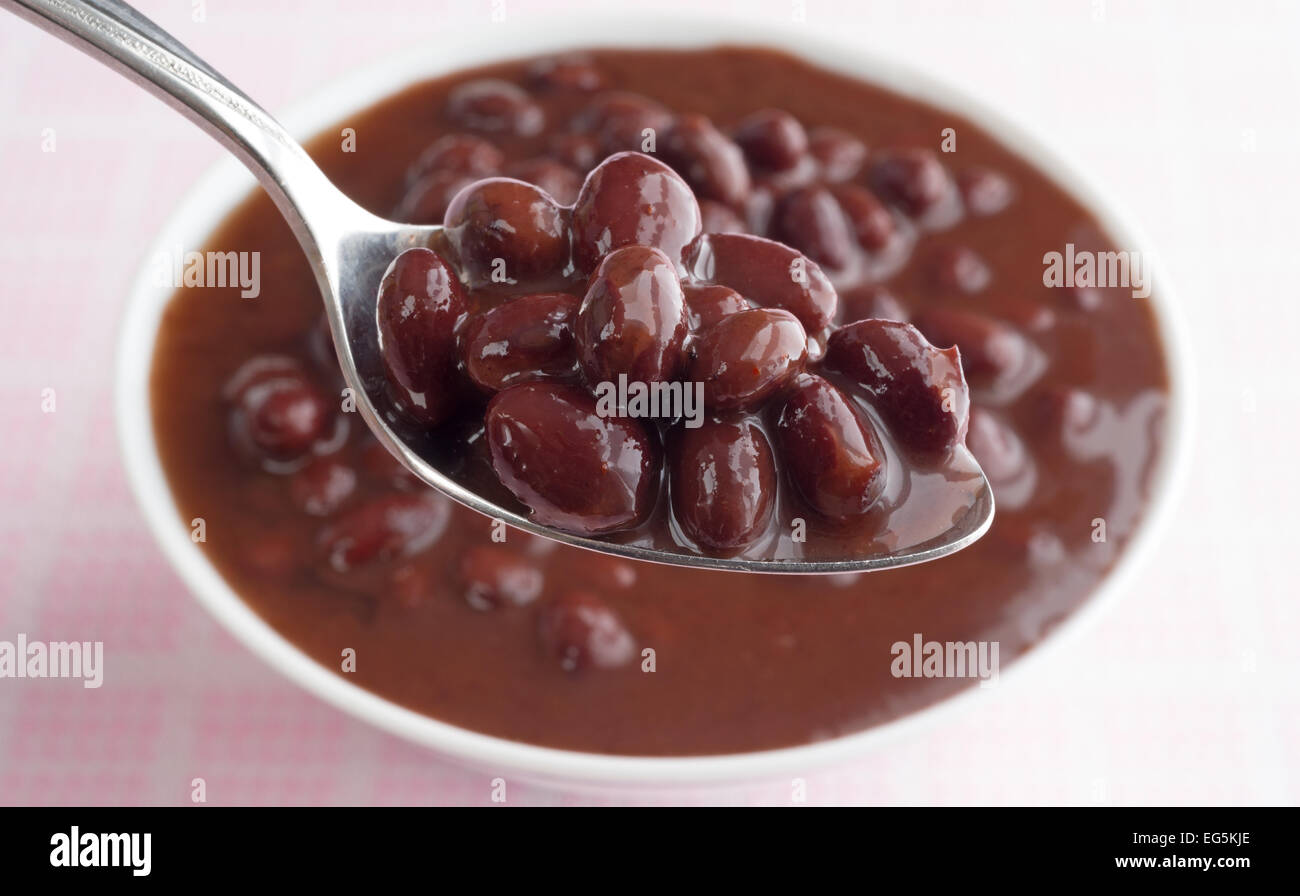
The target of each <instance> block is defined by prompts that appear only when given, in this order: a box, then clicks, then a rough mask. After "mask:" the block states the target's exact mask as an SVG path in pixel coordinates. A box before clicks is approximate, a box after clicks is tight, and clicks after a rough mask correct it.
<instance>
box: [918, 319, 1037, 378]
mask: <svg viewBox="0 0 1300 896" xmlns="http://www.w3.org/2000/svg"><path fill="white" fill-rule="evenodd" d="M912 322H913V323H915V324H916V326H917V327H919V328H920V330H921V332H922V333H924V334H925V336H926V338H927V339H929V340H930V341H931V342H932V343H934V344H935V345H955V346H957V348H958V349H959V350H960V351H961V366H962V369H963V370H964V371H965V372H966V379H967V380H969V382H970V384H971V388H974V389H980V390H988V391H990V392H994V393H1003V392H1005V391H1006V390H1007V389H1008V388H1009V387H1011V386H1012V385H1014V381H1015V380H1017V379H1018V378H1019V377H1020V375H1021V374H1022V373H1023V371H1024V370H1025V369H1026V367H1027V366H1028V364H1029V362H1030V360H1031V357H1032V353H1033V348H1032V346H1031V345H1030V344H1029V340H1027V339H1026V338H1025V337H1024V336H1022V335H1021V334H1020V332H1019V331H1017V330H1016V329H1014V328H1013V327H1010V326H1008V325H1007V324H1004V323H1002V322H1000V321H996V320H994V319H993V318H991V317H985V316H984V315H982V314H979V313H977V312H974V311H958V310H954V309H948V308H927V309H924V310H922V311H918V312H917V313H916V314H915V315H913V318H912Z"/></svg>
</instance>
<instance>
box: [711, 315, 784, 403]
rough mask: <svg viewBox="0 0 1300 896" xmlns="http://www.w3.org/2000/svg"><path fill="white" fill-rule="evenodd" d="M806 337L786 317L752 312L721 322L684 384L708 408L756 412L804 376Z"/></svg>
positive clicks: (725, 318) (715, 327)
mask: <svg viewBox="0 0 1300 896" xmlns="http://www.w3.org/2000/svg"><path fill="white" fill-rule="evenodd" d="M807 357H808V337H807V334H806V333H805V332H804V328H803V327H802V326H800V324H799V321H798V320H797V319H796V318H795V316H794V315H793V314H791V313H790V312H788V311H782V310H780V309H774V308H756V309H754V310H752V311H738V312H736V313H735V314H732V315H729V316H727V317H724V318H723V319H722V320H721V321H719V322H718V323H717V325H715V326H714V327H713V328H712V329H710V330H708V331H707V332H706V333H705V334H704V335H703V337H702V338H701V339H700V341H699V344H698V345H697V346H696V348H695V357H694V359H693V360H692V362H691V365H690V374H689V376H688V379H689V380H690V381H692V382H700V383H703V384H704V402H705V404H706V405H707V406H708V407H710V408H717V409H725V408H754V407H757V406H758V405H759V404H761V403H762V402H763V401H765V400H766V399H767V398H768V396H770V395H772V394H773V393H774V392H776V391H777V390H778V389H780V388H781V387H782V386H784V385H785V384H786V383H787V382H789V381H790V379H791V377H793V376H794V375H795V374H797V373H799V372H800V371H801V370H803V367H804V363H805V361H806V360H807Z"/></svg>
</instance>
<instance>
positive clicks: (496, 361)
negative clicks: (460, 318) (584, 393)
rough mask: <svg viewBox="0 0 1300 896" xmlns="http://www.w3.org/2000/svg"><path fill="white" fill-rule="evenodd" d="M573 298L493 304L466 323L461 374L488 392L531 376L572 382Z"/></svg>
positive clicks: (543, 296) (575, 361) (575, 363)
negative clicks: (464, 373) (494, 305)
mask: <svg viewBox="0 0 1300 896" xmlns="http://www.w3.org/2000/svg"><path fill="white" fill-rule="evenodd" d="M578 304H579V300H578V297H577V296H571V295H566V294H564V293H539V294H537V295H531V296H520V297H519V298H516V299H511V300H510V301H508V302H504V303H502V304H500V305H497V306H496V307H495V308H492V309H490V310H488V311H486V312H484V313H483V314H481V315H479V316H478V317H476V318H473V319H471V320H470V321H469V323H468V324H467V325H466V327H465V333H464V338H463V339H462V344H463V345H464V347H465V372H466V373H468V374H469V377H470V379H472V380H473V381H474V382H475V383H477V384H478V385H479V386H481V387H482V388H484V389H486V390H487V391H489V392H497V391H500V390H501V389H506V388H509V387H510V386H513V385H516V384H517V383H524V382H529V381H532V380H553V381H560V382H576V381H577V379H578V355H577V345H576V342H575V340H574V329H573V328H574V322H575V320H576V319H577V316H578Z"/></svg>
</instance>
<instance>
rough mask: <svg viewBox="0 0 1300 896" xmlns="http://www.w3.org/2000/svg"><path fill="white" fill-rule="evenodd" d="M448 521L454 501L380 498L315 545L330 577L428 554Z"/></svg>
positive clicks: (342, 518) (329, 528)
mask: <svg viewBox="0 0 1300 896" xmlns="http://www.w3.org/2000/svg"><path fill="white" fill-rule="evenodd" d="M450 518H451V505H450V502H449V501H448V500H447V499H446V498H444V497H443V496H442V495H439V494H437V493H435V492H433V491H430V490H426V491H424V492H422V493H418V494H416V493H410V494H405V493H394V494H388V495H381V496H379V497H375V498H371V499H369V500H368V501H366V502H364V503H361V504H358V505H356V506H355V507H353V508H352V509H350V510H347V511H345V512H344V513H342V514H341V515H339V516H338V517H337V518H336V519H335V520H334V521H333V522H331V523H329V524H328V525H326V526H325V528H324V529H322V530H321V532H320V534H319V536H318V538H317V545H318V547H319V549H320V552H321V556H322V557H323V558H324V560H325V563H326V565H327V566H328V568H329V569H330V570H331V571H332V572H335V573H346V572H349V571H351V570H354V569H357V568H358V567H361V566H368V565H370V564H373V563H385V562H388V561H390V560H396V559H398V558H402V557H412V556H414V555H416V554H418V553H420V552H421V551H424V550H425V549H427V548H428V547H430V546H431V545H432V544H433V543H434V542H436V541H437V540H438V539H439V538H440V537H441V536H442V533H443V531H444V530H445V529H446V528H447V522H448V520H449V519H450Z"/></svg>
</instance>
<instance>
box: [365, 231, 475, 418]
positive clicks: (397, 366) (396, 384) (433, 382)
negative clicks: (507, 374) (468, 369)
mask: <svg viewBox="0 0 1300 896" xmlns="http://www.w3.org/2000/svg"><path fill="white" fill-rule="evenodd" d="M465 310H466V304H465V294H464V292H463V290H462V288H461V285H460V281H459V280H457V279H456V275H455V274H454V273H453V272H452V270H451V267H450V266H448V264H447V263H446V262H445V261H443V260H442V258H441V257H440V256H439V255H438V254H437V253H436V252H433V251H431V250H429V249H423V248H415V249H407V250H406V251H404V252H403V253H402V254H401V255H399V256H397V258H395V259H393V263H392V264H391V265H389V266H388V271H387V273H385V274H384V279H383V281H382V282H381V283H380V286H379V302H378V305H377V307H376V309H375V317H376V321H377V323H378V328H379V349H380V354H381V355H382V357H383V360H384V371H385V372H386V373H387V375H388V380H389V383H390V385H391V386H392V390H393V393H394V398H395V400H396V402H397V405H398V407H399V408H400V409H401V410H402V411H403V412H404V413H406V414H407V415H408V416H410V417H412V418H413V419H415V420H417V421H419V422H421V423H424V424H427V425H430V426H433V425H436V424H438V423H441V422H442V421H443V420H445V419H446V418H447V416H448V415H450V413H451V412H452V411H453V410H454V409H455V407H456V405H457V404H458V403H459V399H460V388H459V385H460V383H459V377H458V366H459V365H458V358H457V352H456V329H457V327H458V326H459V324H460V322H461V319H462V318H463V317H464V316H465Z"/></svg>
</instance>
